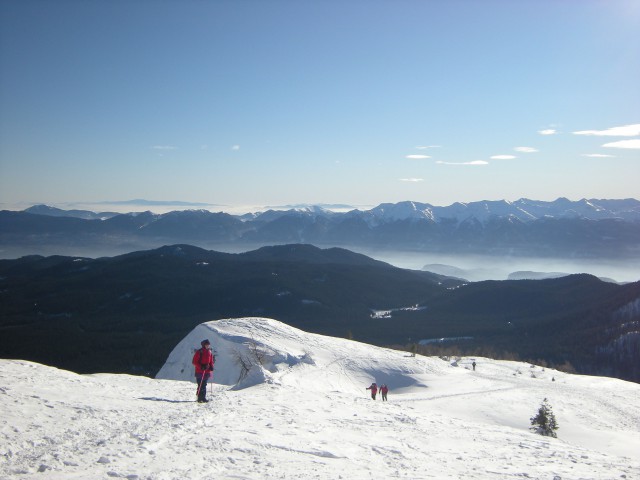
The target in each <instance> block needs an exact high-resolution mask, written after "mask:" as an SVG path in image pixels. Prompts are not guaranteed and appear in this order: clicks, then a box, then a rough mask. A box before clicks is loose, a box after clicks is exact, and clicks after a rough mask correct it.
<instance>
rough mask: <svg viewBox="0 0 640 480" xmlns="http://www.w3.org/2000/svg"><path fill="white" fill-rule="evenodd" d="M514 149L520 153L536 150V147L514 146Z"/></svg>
mask: <svg viewBox="0 0 640 480" xmlns="http://www.w3.org/2000/svg"><path fill="white" fill-rule="evenodd" d="M514 150H515V151H516V152H521V153H535V152H537V151H538V149H537V148H533V147H516V148H514Z"/></svg>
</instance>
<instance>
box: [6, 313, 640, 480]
mask: <svg viewBox="0 0 640 480" xmlns="http://www.w3.org/2000/svg"><path fill="white" fill-rule="evenodd" d="M203 338H209V339H210V340H211V342H212V343H213V347H214V348H215V349H216V351H217V355H216V358H217V360H216V370H215V372H214V383H213V385H211V386H210V391H209V393H208V397H209V399H210V403H208V404H198V403H196V402H195V390H196V385H195V382H194V381H193V380H192V379H191V378H190V374H191V371H192V366H191V363H190V360H191V357H192V355H193V351H194V348H195V347H197V346H199V344H200V340H202V339H203ZM240 357H244V359H245V360H251V359H256V358H260V359H261V364H260V362H255V361H254V362H253V366H251V367H250V368H249V370H248V371H247V372H246V375H245V376H244V377H243V380H242V381H241V382H239V383H236V382H237V379H238V378H237V376H239V375H240V373H241V368H240V367H239V361H238V359H239V358H240ZM472 361H475V363H476V368H475V370H474V369H473V368H472V366H471V363H472ZM159 376H162V377H163V379H149V378H145V377H135V376H128V375H112V374H98V375H77V374H74V373H71V372H67V371H63V370H57V369H55V368H51V367H46V366H44V365H40V364H36V363H30V362H26V361H21V360H0V385H1V386H0V409H1V411H2V421H1V423H0V425H1V426H0V438H1V439H2V441H1V442H0V478H3V479H4V478H6V479H9V478H11V479H13V478H23V479H27V480H30V479H39V478H48V479H67V478H81V479H85V478H86V479H90V478H91V479H93V478H127V479H131V480H142V479H145V480H146V479H149V480H151V479H178V478H180V479H185V478H187V479H192V478H193V479H197V478H219V479H232V478H234V479H235V478H243V479H248V480H253V479H256V480H258V479H259V480H263V479H265V478H281V479H296V480H297V479H303V480H305V479H325V478H327V479H329V478H330V479H334V478H335V479H349V480H360V479H363V480H364V479H367V480H369V479H372V478H412V479H427V478H437V479H462V478H464V479H476V480H477V479H491V480H494V479H495V480H507V479H509V480H510V479H513V478H531V479H549V480H551V479H554V478H555V479H577V478H585V479H587V478H588V479H631V478H638V477H640V460H639V459H638V456H637V452H638V451H640V404H639V403H638V401H637V399H638V395H639V394H640V385H638V384H634V383H628V382H624V381H621V380H613V379H609V378H600V377H583V376H577V375H570V374H565V373H561V372H558V371H555V370H550V369H543V368H540V367H537V366H534V365H529V364H523V363H517V362H507V361H494V360H491V359H487V358H473V359H472V358H461V359H455V360H449V361H444V360H442V359H440V358H435V357H434V358H432V357H421V356H416V357H411V356H410V355H408V354H407V353H406V352H400V351H394V350H388V349H383V348H378V347H372V346H370V345H366V344H361V343H357V342H353V341H348V340H342V339H335V338H331V337H324V336H320V335H313V334H308V333H305V332H303V331H300V330H296V329H293V328H291V327H287V326H286V325H283V324H281V323H280V322H277V321H275V320H270V319H263V318H245V319H233V320H221V321H216V322H207V323H204V324H201V325H200V326H198V327H196V328H195V329H194V330H193V331H192V332H191V333H189V334H188V335H187V336H186V337H185V339H184V340H183V341H182V342H180V344H179V345H177V346H176V348H175V349H174V351H173V352H172V354H171V355H170V357H169V358H168V360H167V363H166V365H165V367H164V368H163V371H162V372H161V374H160V375H159ZM183 380H184V381H183ZM372 382H377V383H378V384H382V383H386V384H387V385H388V386H389V387H390V392H389V395H388V401H387V402H382V401H381V399H380V396H378V397H377V398H376V400H372V399H371V396H370V391H369V390H365V388H366V387H368V386H369V385H370V384H371V383H372ZM545 398H546V399H547V400H548V403H549V404H550V406H551V407H552V409H553V412H554V414H555V417H556V419H557V421H558V424H559V430H558V431H557V437H558V438H551V437H543V436H540V435H538V434H536V433H534V432H532V431H531V430H530V426H531V425H530V423H531V422H530V418H531V417H533V416H534V415H535V413H536V412H537V409H538V408H539V406H540V404H541V402H542V401H543V400H544V399H545Z"/></svg>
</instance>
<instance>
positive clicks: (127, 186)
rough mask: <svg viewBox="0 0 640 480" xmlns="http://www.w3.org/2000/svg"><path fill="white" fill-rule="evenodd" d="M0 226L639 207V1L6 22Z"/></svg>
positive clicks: (78, 4) (419, 4)
mask: <svg viewBox="0 0 640 480" xmlns="http://www.w3.org/2000/svg"><path fill="white" fill-rule="evenodd" d="M0 32H1V33H0V40H1V43H0V69H1V72H2V74H1V76H0V207H2V208H12V206H16V205H19V206H23V205H26V206H28V205H30V204H33V203H48V204H52V205H54V204H58V205H60V204H71V203H73V202H104V201H117V200H128V199H134V198H145V199H150V200H181V201H187V202H203V203H211V204H219V205H281V204H294V203H333V204H335V203H344V204H351V205H377V204H379V203H382V202H398V201H403V200H414V201H420V202H427V203H432V204H434V205H449V204H451V203H453V202H456V201H465V202H466V201H477V200H497V199H507V200H516V199H518V198H522V197H527V198H533V199H540V200H553V199H555V198H557V197H560V196H565V197H568V198H570V199H573V200H577V199H580V198H626V197H635V198H638V197H640V182H639V181H638V179H639V178H640V88H638V85H640V2H637V1H634V0H628V1H622V0H607V1H604V0H602V1H591V0H584V1H577V0H576V1H568V0H567V1H562V2H560V1H555V0H553V1H551V0H535V1H533V0H518V1H513V0H504V1H498V0H493V1H492V0H489V1H481V0H468V1H463V0H447V1H444V0H443V1H428V0H420V1H417V0H416V1H406V0H400V1H377V0H366V1H365V0H363V1H355V0H340V1H337V0H336V1H333V0H326V1H321V2H320V1H306V0H296V1H294V0H291V1H276V0H273V1H272V0H270V1H264V0H260V1H258V0H256V1H245V0H236V1H231V0H225V1H188V0H187V1H177V0H176V1H171V0H167V1H161V2H159V1H152V0H148V1H138V0H133V1H118V0H116V1H109V2H107V1H91V0H89V1H65V0H61V1H55V2H51V1H34V0H20V1H14V0H4V1H3V2H1V3H0Z"/></svg>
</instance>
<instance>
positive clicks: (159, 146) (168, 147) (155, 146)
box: [151, 145, 178, 151]
mask: <svg viewBox="0 0 640 480" xmlns="http://www.w3.org/2000/svg"><path fill="white" fill-rule="evenodd" d="M151 148H152V149H153V150H162V151H166V150H177V149H178V147H174V146H173V145H154V146H153V147H151Z"/></svg>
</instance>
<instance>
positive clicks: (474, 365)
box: [471, 360, 476, 372]
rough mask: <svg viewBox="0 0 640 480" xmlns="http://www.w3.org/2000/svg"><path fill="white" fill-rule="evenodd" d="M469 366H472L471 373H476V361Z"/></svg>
mask: <svg viewBox="0 0 640 480" xmlns="http://www.w3.org/2000/svg"><path fill="white" fill-rule="evenodd" d="M471 366H473V371H474V372H475V371H476V361H475V360H474V361H473V363H472V364H471Z"/></svg>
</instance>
